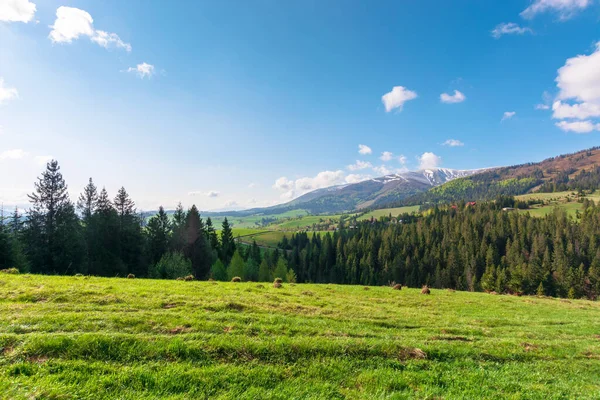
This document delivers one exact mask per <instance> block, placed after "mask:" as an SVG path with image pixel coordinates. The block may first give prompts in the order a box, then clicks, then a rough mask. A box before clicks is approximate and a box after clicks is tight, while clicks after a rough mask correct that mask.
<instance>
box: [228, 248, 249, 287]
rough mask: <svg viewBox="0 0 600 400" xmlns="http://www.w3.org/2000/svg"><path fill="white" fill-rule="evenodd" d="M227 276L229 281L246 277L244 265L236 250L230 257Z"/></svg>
mask: <svg viewBox="0 0 600 400" xmlns="http://www.w3.org/2000/svg"><path fill="white" fill-rule="evenodd" d="M227 275H228V277H229V279H230V280H231V279H233V278H235V277H240V278H243V277H244V276H245V275H246V263H245V262H244V259H243V258H242V256H241V255H240V253H239V252H238V251H237V250H236V251H235V252H234V253H233V257H231V263H230V264H229V266H228V267H227Z"/></svg>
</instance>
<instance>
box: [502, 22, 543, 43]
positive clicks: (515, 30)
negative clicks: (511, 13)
mask: <svg viewBox="0 0 600 400" xmlns="http://www.w3.org/2000/svg"><path fill="white" fill-rule="evenodd" d="M526 33H533V31H532V30H531V29H529V28H524V27H522V26H519V25H518V24H515V23H514V22H508V23H502V24H499V25H497V26H496V27H495V28H494V30H492V36H493V37H495V38H496V39H499V38H501V37H502V36H503V35H524V34H526Z"/></svg>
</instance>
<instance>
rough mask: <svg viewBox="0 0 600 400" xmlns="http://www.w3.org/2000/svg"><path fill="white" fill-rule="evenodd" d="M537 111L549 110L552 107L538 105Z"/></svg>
mask: <svg viewBox="0 0 600 400" xmlns="http://www.w3.org/2000/svg"><path fill="white" fill-rule="evenodd" d="M535 109H536V110H549V109H550V106H549V105H548V104H536V105H535Z"/></svg>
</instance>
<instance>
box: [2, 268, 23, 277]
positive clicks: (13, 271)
mask: <svg viewBox="0 0 600 400" xmlns="http://www.w3.org/2000/svg"><path fill="white" fill-rule="evenodd" d="M0 272H2V273H3V274H12V275H16V274H18V273H19V270H18V269H16V268H6V269H0Z"/></svg>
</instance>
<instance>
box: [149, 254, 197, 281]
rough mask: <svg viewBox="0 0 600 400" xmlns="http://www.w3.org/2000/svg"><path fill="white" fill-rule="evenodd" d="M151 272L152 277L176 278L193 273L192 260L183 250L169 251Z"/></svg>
mask: <svg viewBox="0 0 600 400" xmlns="http://www.w3.org/2000/svg"><path fill="white" fill-rule="evenodd" d="M149 272H150V277H151V278H158V279H176V278H177V277H179V276H186V275H189V274H191V273H192V262H191V261H190V260H188V259H187V258H185V256H184V255H183V253H181V252H173V253H171V252H169V253H165V255H163V256H162V258H161V259H160V261H159V262H157V263H156V265H155V266H154V268H151V269H150V271H149Z"/></svg>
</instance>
